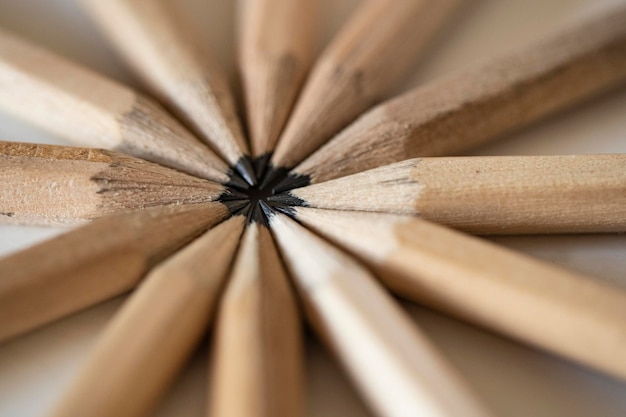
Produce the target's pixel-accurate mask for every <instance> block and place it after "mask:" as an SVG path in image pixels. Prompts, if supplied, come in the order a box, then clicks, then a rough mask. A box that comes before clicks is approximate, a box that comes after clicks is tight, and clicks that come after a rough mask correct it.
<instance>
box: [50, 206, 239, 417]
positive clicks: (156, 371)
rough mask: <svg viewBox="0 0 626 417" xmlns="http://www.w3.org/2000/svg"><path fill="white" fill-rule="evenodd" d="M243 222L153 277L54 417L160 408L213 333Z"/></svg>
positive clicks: (129, 415) (131, 416) (136, 416)
mask: <svg viewBox="0 0 626 417" xmlns="http://www.w3.org/2000/svg"><path fill="white" fill-rule="evenodd" d="M244 220H245V219H244V217H242V216H235V217H231V218H230V219H229V220H227V221H225V222H224V223H222V224H220V225H218V226H216V227H215V228H214V229H211V230H210V231H208V232H207V233H205V234H204V235H203V236H201V237H199V238H198V239H197V240H196V241H194V242H193V243H191V244H190V245H189V246H188V247H186V248H185V249H183V250H182V251H181V252H179V253H177V254H176V255H174V256H173V257H172V258H171V259H168V260H167V261H166V262H164V263H163V264H162V265H160V266H159V267H158V268H156V269H155V270H154V271H153V272H152V273H150V275H148V276H147V277H146V279H145V281H144V282H143V283H142V285H141V286H140V287H139V288H138V289H137V291H136V292H135V293H134V294H133V295H132V296H131V299H130V300H129V302H127V303H126V304H125V305H124V307H122V309H121V311H120V312H119V313H118V314H116V316H115V317H114V318H113V320H112V321H111V323H109V325H108V327H107V328H106V329H105V330H104V333H103V334H102V336H101V337H100V339H99V340H98V341H97V343H96V344H95V346H94V348H93V350H92V352H91V354H90V355H89V356H88V357H87V359H86V362H85V363H84V365H83V367H82V368H81V369H80V370H79V372H78V376H77V377H76V378H75V379H74V381H73V382H72V383H71V384H70V386H69V388H68V390H67V391H66V392H65V394H64V395H63V396H62V397H61V401H60V402H59V403H58V404H57V406H56V408H55V409H54V411H53V412H52V413H51V414H50V416H54V417H68V416H91V417H118V416H125V417H140V416H145V415H146V414H147V413H148V412H149V411H150V410H151V409H152V408H153V407H154V406H155V405H156V404H157V403H158V401H159V399H160V397H161V395H162V394H163V392H164V391H165V390H166V389H167V387H168V386H169V384H170V383H171V382H172V380H173V378H174V377H175V376H176V374H177V373H178V372H179V371H180V369H181V367H182V366H183V365H184V364H185V361H186V359H187V358H188V357H189V355H190V354H191V353H192V352H193V348H194V347H195V346H196V344H197V343H198V342H199V341H200V338H201V337H202V335H203V334H204V332H205V331H206V328H207V326H208V324H209V322H210V320H211V318H212V316H213V311H214V310H215V303H216V300H217V298H218V296H219V294H220V292H221V289H222V286H223V283H224V280H225V278H226V276H227V274H228V270H229V268H230V264H231V259H232V256H233V255H234V254H235V250H236V248H237V244H238V243H239V237H240V234H241V231H242V229H243V224H244ZM130 393H132V394H131V395H129V394H130Z"/></svg>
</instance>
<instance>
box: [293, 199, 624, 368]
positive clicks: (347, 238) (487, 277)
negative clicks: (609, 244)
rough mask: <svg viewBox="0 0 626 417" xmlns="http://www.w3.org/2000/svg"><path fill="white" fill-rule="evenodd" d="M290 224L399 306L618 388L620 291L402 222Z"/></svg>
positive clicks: (336, 217)
mask: <svg viewBox="0 0 626 417" xmlns="http://www.w3.org/2000/svg"><path fill="white" fill-rule="evenodd" d="M292 214H294V215H295V218H296V219H297V220H298V221H300V222H302V223H304V224H305V225H307V226H309V227H311V228H313V229H314V230H315V231H316V232H318V233H320V234H321V235H323V236H325V237H326V238H328V239H330V240H331V241H333V242H335V243H337V244H339V245H340V246H342V247H344V248H345V249H348V250H349V251H350V252H352V253H353V254H355V255H356V256H358V257H359V258H360V259H361V260H362V261H363V262H365V264H366V265H368V266H369V267H371V268H372V269H373V270H374V271H375V272H376V273H377V275H378V276H379V277H380V278H381V279H382V280H383V282H384V283H385V284H386V285H387V286H388V287H389V288H390V289H391V290H392V291H393V292H395V293H396V294H397V295H399V296H402V297H405V298H408V299H409V300H414V301H416V302H419V303H423V304H425V305H427V306H429V307H432V308H434V309H437V310H441V311H443V312H445V313H447V314H451V315H453V316H456V317H458V318H460V319H462V320H466V321H470V322H472V323H473V324H476V325H479V326H484V327H486V328H488V329H490V330H493V331H496V332H498V333H502V334H504V335H506V336H509V337H512V338H514V339H517V340H519V341H521V342H525V343H528V344H530V345H533V346H536V347H538V348H541V349H545V350H547V351H549V352H552V353H554V354H557V355H559V356H562V357H564V358H567V359H570V360H573V361H576V362H578V363H580V364H583V365H586V366H589V367H591V368H593V369H596V370H598V371H602V372H605V373H607V374H609V375H612V376H614V377H617V378H621V379H626V322H625V321H624V317H626V291H624V290H623V289H620V288H619V287H617V286H614V285H610V284H608V283H603V282H600V281H597V280H594V279H593V278H590V277H585V276H582V275H578V274H575V273H572V272H568V271H566V270H563V269H560V268H557V267H555V266H552V265H549V264H547V263H543V262H540V261H537V260H534V259H532V258H530V257H528V256H525V255H521V254H517V253H515V252H513V251H510V250H508V249H504V248H501V247H498V246H496V245H494V244H491V243H489V242H486V241H483V240H481V239H477V238H473V237H470V236H467V235H464V234H462V233H459V232H455V231H453V230H451V229H447V228H445V227H443V226H438V225H436V224H434V223H430V222H427V221H425V220H421V219H417V218H415V217H411V216H400V215H392V214H378V213H363V212H361V213H359V212H347V211H335V210H322V209H311V208H298V209H295V212H293V213H292Z"/></svg>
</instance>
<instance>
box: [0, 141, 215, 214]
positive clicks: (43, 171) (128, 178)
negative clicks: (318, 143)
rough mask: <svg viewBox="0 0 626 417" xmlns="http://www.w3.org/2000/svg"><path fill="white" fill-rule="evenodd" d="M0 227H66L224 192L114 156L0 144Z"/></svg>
mask: <svg viewBox="0 0 626 417" xmlns="http://www.w3.org/2000/svg"><path fill="white" fill-rule="evenodd" d="M0 183H1V184H2V187H0V222H2V223H7V222H8V223H22V224H24V223H26V224H70V223H77V222H84V221H86V220H92V219H94V218H97V217H102V216H104V215H109V214H114V213H120V212H124V211H129V210H136V209H140V208H147V207H154V206H167V205H180V204H194V203H205V202H209V201H213V200H216V199H217V198H218V197H219V196H220V195H222V194H224V193H227V192H226V190H225V187H224V186H222V185H219V184H216V183H213V182H210V181H207V180H203V179H200V178H196V177H192V176H190V175H187V174H183V173H181V172H178V171H174V170H172V169H169V168H165V167H163V166H160V165H157V164H154V163H151V162H146V161H144V160H141V159H137V158H133V157H130V156H127V155H124V154H120V153H117V152H114V151H106V150H101V149H91V148H76V147H68V146H53V145H41V144H31V143H16V142H0Z"/></svg>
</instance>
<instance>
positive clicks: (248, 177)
mask: <svg viewBox="0 0 626 417" xmlns="http://www.w3.org/2000/svg"><path fill="white" fill-rule="evenodd" d="M234 170H235V171H236V172H237V173H238V174H239V175H241V177H242V178H243V179H244V180H245V181H246V182H247V183H248V184H249V185H251V186H255V185H256V184H257V176H256V173H255V169H254V163H253V162H252V158H250V157H249V156H242V157H241V158H239V161H237V163H236V164H235V166H234Z"/></svg>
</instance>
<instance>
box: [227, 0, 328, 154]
mask: <svg viewBox="0 0 626 417" xmlns="http://www.w3.org/2000/svg"><path fill="white" fill-rule="evenodd" d="M239 7H240V9H239V10H240V19H239V20H240V21H239V32H240V38H241V39H240V49H239V68H240V71H241V76H242V80H243V85H244V91H245V97H246V107H247V115H248V125H249V130H250V141H251V145H252V152H253V154H254V156H255V157H259V156H263V155H265V154H267V153H270V152H271V151H273V150H274V146H275V145H276V142H277V141H278V136H279V135H280V133H281V132H282V130H283V127H284V126H285V123H286V121H287V117H288V116H289V114H290V113H291V109H292V107H293V104H294V102H295V99H296V97H297V95H298V92H299V90H300V86H301V85H302V82H303V81H304V77H305V75H306V73H307V71H308V69H309V66H310V64H311V61H312V58H313V47H314V40H315V39H314V32H315V30H314V29H315V26H316V24H317V23H318V19H317V17H318V8H319V5H318V2H317V1H304V2H295V1H293V0H244V1H243V2H242V4H241V5H240V6H239Z"/></svg>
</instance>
